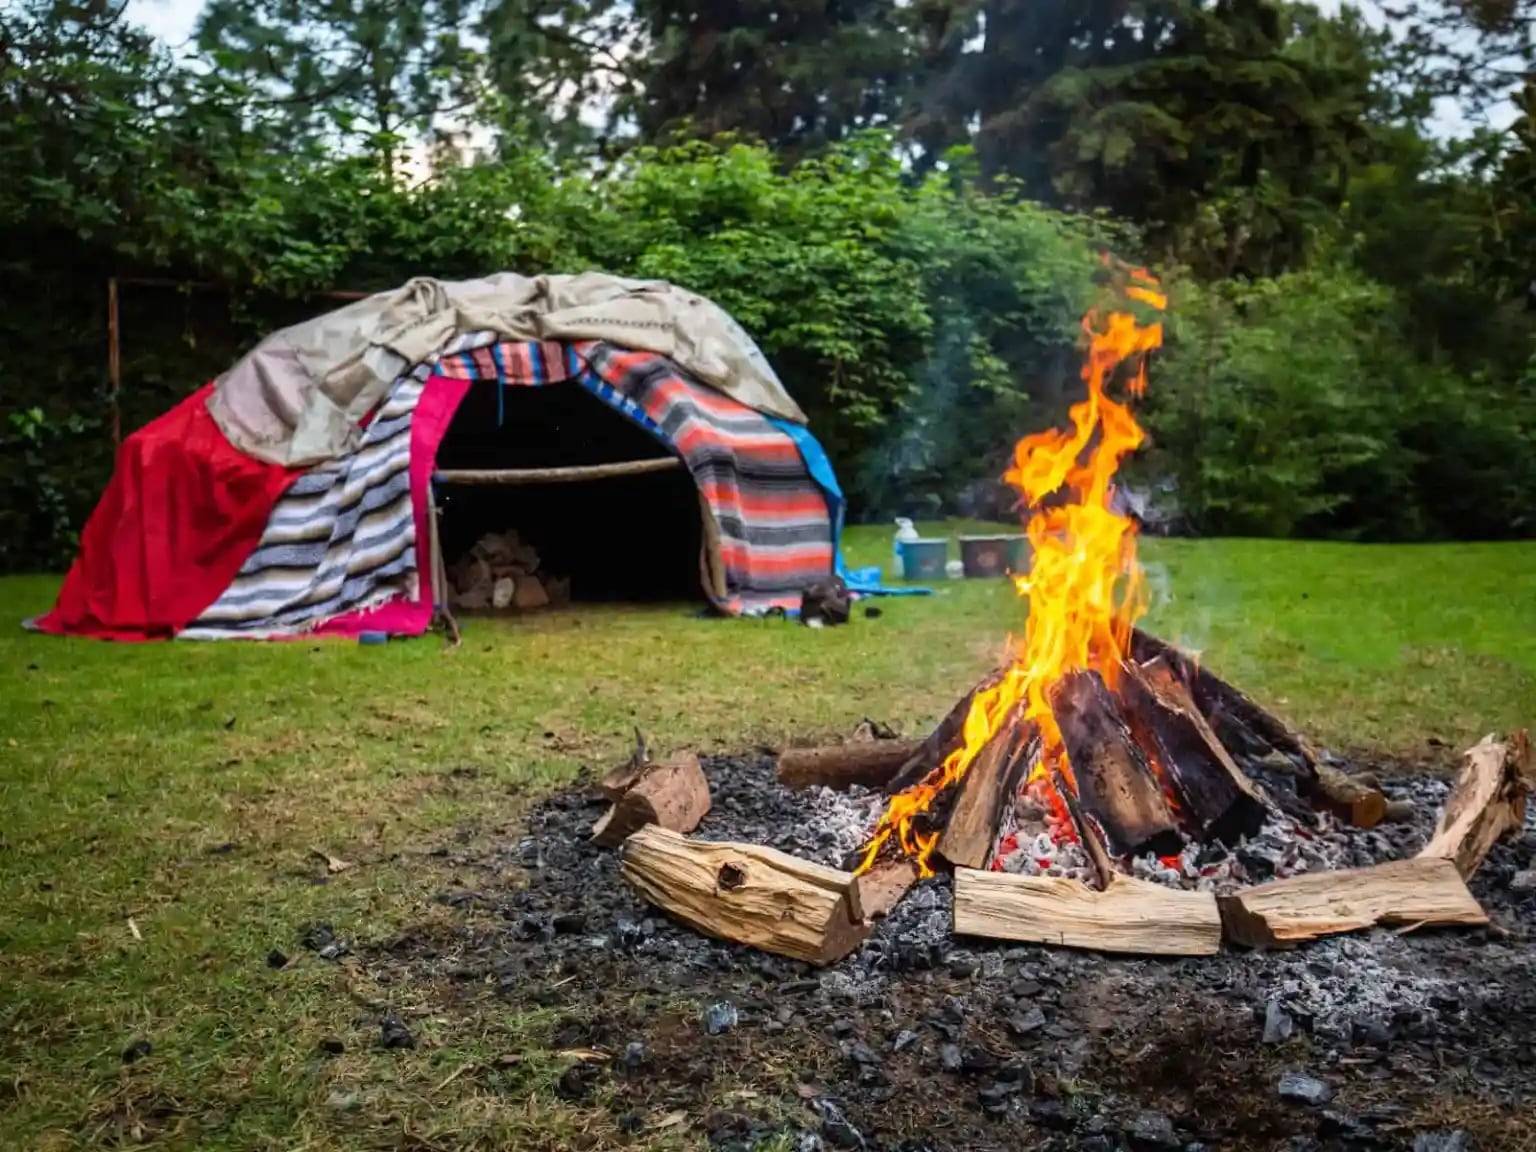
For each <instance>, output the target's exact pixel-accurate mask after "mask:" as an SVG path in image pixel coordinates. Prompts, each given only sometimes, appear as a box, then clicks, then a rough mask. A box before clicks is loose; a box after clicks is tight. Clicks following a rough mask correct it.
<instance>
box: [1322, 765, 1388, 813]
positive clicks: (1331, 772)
mask: <svg viewBox="0 0 1536 1152" xmlns="http://www.w3.org/2000/svg"><path fill="white" fill-rule="evenodd" d="M1316 772H1317V776H1316V782H1315V784H1314V787H1313V789H1312V792H1311V794H1310V799H1311V801H1312V804H1313V806H1314V807H1316V808H1319V809H1321V810H1323V811H1326V812H1331V813H1333V815H1334V817H1335V818H1337V819H1338V820H1341V821H1342V822H1344V823H1345V824H1349V825H1352V826H1353V827H1355V828H1374V827H1376V825H1378V824H1380V823H1381V822H1382V821H1383V820H1385V819H1386V818H1387V798H1386V796H1385V795H1384V794H1383V793H1382V791H1381V789H1380V788H1373V787H1371V786H1370V785H1369V784H1366V783H1364V782H1362V781H1360V780H1356V779H1355V778H1354V777H1353V776H1349V775H1347V774H1345V773H1343V772H1340V771H1339V770H1338V769H1337V768H1334V767H1333V766H1332V765H1330V764H1325V763H1321V762H1320V763H1318V764H1317V765H1316Z"/></svg>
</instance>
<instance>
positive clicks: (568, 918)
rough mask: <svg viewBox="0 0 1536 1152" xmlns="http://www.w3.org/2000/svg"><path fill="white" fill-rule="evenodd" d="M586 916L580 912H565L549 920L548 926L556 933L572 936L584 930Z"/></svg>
mask: <svg viewBox="0 0 1536 1152" xmlns="http://www.w3.org/2000/svg"><path fill="white" fill-rule="evenodd" d="M586 926H587V918H586V917H585V916H583V915H582V914H581V913H580V912H565V913H562V914H561V915H559V916H556V917H555V918H554V919H553V920H552V921H550V927H551V928H553V929H554V930H555V931H556V932H558V933H564V934H565V935H569V936H574V935H576V934H577V933H579V932H581V931H583V930H585V928H586Z"/></svg>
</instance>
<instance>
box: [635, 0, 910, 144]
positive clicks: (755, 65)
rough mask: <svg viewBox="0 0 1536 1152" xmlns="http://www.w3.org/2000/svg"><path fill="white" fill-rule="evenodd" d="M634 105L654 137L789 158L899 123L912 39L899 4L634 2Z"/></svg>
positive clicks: (874, 0)
mask: <svg viewBox="0 0 1536 1152" xmlns="http://www.w3.org/2000/svg"><path fill="white" fill-rule="evenodd" d="M634 9H635V13H636V15H637V17H638V19H639V22H640V28H641V31H642V33H643V36H644V39H645V44H646V48H645V52H644V56H643V58H642V60H641V62H640V64H639V67H638V70H637V78H638V80H639V84H640V91H639V92H638V94H637V95H636V97H635V98H634V100H633V102H632V104H631V107H630V108H629V109H628V110H629V111H631V112H632V113H633V115H634V118H635V120H636V121H637V123H638V125H639V129H640V133H641V136H642V137H643V138H645V139H648V140H657V139H666V138H668V137H675V136H679V135H697V136H703V137H709V136H714V135H717V134H720V133H725V132H730V133H734V134H737V135H740V136H742V137H745V138H748V139H757V140H761V141H763V142H764V143H767V144H768V145H770V146H771V147H773V148H774V149H776V150H777V151H779V152H780V154H781V155H783V156H784V157H785V158H786V159H787V160H793V159H794V158H796V157H798V156H804V155H808V154H811V153H814V152H816V151H819V150H820V149H822V148H824V147H825V146H826V145H827V144H829V143H832V142H835V141H838V140H842V139H845V138H846V137H848V136H849V135H850V134H852V133H854V132H857V131H860V130H862V129H865V128H869V127H875V126H881V125H886V124H890V123H892V122H894V121H895V120H896V119H897V118H898V117H899V115H900V108H901V96H902V93H903V92H904V90H905V83H906V81H905V78H904V72H903V69H904V66H905V64H906V63H907V42H906V38H905V27H904V24H903V14H902V11H901V9H900V8H899V7H898V6H897V5H893V4H890V3H889V2H888V0H788V2H785V0H779V2H771V0H730V2H728V3H700V2H698V0H635V5H634Z"/></svg>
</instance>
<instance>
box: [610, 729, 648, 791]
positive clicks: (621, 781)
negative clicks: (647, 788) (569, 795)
mask: <svg viewBox="0 0 1536 1152" xmlns="http://www.w3.org/2000/svg"><path fill="white" fill-rule="evenodd" d="M650 764H651V753H650V749H649V748H648V747H647V746H646V743H645V733H644V732H642V731H640V729H639V728H636V729H635V750H634V751H633V752H631V753H630V756H629V759H628V760H626V761H624V763H622V764H620V765H619V766H618V767H617V768H615V769H613V770H612V771H611V772H609V773H608V774H607V775H606V776H604V777H603V778H602V780H601V781H599V782H598V785H597V790H598V791H599V792H601V793H602V794H603V797H604V798H605V799H606V800H608V801H609V802H610V803H616V802H617V801H619V800H621V799H622V798H623V796H624V793H626V792H628V791H629V790H630V789H631V788H633V787H634V786H635V785H636V784H637V783H638V782H639V780H640V776H641V774H642V773H644V771H645V770H646V769H647V768H648V767H650Z"/></svg>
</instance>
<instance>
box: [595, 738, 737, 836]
mask: <svg viewBox="0 0 1536 1152" xmlns="http://www.w3.org/2000/svg"><path fill="white" fill-rule="evenodd" d="M709 803H710V801H709V781H708V780H707V779H705V777H704V769H703V767H702V766H701V765H700V764H699V758H698V757H697V756H695V755H694V754H693V753H692V752H685V753H681V754H679V755H677V756H673V757H671V758H670V759H668V760H663V761H660V762H658V763H653V764H648V765H646V766H645V768H644V770H643V771H641V772H640V774H639V776H638V778H637V779H636V780H635V781H634V783H633V784H632V785H630V787H629V789H628V790H627V791H625V792H624V793H623V794H622V795H621V796H620V797H619V798H618V800H616V801H615V802H614V803H613V804H611V805H610V806H609V808H608V811H607V812H605V813H603V815H602V816H601V817H599V818H598V821H597V823H596V824H594V825H593V826H592V839H593V841H594V842H596V843H597V844H600V845H602V846H603V847H604V848H612V847H615V846H617V845H618V844H621V843H623V842H624V840H625V838H626V837H628V836H629V835H630V834H631V833H632V832H634V831H635V830H636V829H638V828H643V827H644V826H645V825H647V824H659V825H661V826H662V827H663V828H667V829H669V830H671V831H673V832H692V831H693V830H694V829H695V828H697V827H698V826H699V821H701V820H703V819H704V817H705V815H706V814H708V812H709Z"/></svg>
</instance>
